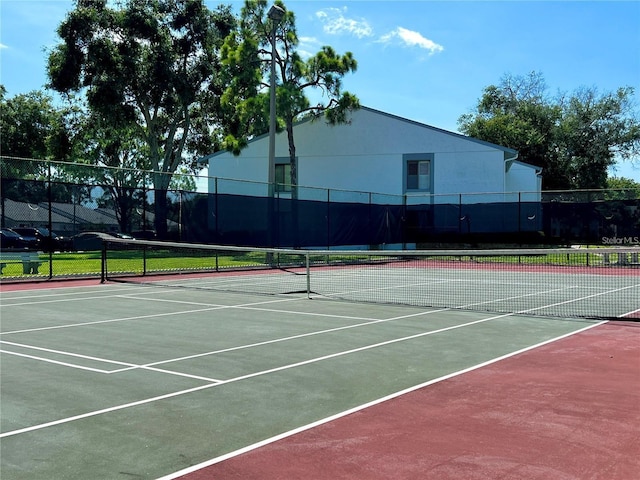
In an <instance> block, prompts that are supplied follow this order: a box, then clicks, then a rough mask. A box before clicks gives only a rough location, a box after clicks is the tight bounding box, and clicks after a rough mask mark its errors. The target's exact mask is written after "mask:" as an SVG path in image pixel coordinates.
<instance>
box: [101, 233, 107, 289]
mask: <svg viewBox="0 0 640 480" xmlns="http://www.w3.org/2000/svg"><path fill="white" fill-rule="evenodd" d="M106 281H107V242H105V241H104V240H103V241H102V252H101V254H100V283H105V282H106Z"/></svg>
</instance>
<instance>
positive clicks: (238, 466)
mask: <svg viewBox="0 0 640 480" xmlns="http://www.w3.org/2000/svg"><path fill="white" fill-rule="evenodd" d="M212 462H215V460H213V461H212ZM212 462H209V463H212ZM179 478H181V479H182V480H205V479H206V480H228V479H243V480H250V479H260V480H275V479H283V480H284V479H287V480H293V479H305V480H324V479H327V480H328V479H358V480H377V479H380V480H382V479H384V480H396V479H403V480H406V479H416V480H417V479H420V480H425V479H438V480H443V479H456V480H474V479H491V480H495V479H538V480H569V479H573V480H578V479H579V480H587V479H601V480H637V479H638V478H640V324H638V323H632V322H626V323H623V322H620V323H617V322H613V323H608V324H604V325H601V326H598V327H595V328H592V329H590V330H587V331H584V332H582V333H579V334H577V335H573V336H571V337H567V338H565V339H562V340H559V341H557V342H554V343H551V344H547V345H545V346H542V347H539V348H537V349H534V350H531V351H528V352H525V353H522V354H519V355H517V356H514V357H511V358H508V359H505V360H502V361H499V362H496V363H494V364H491V365H490V366H487V367H484V368H481V369H478V370H474V371H472V372H469V373H466V374H463V375H459V376H457V377H454V378H451V379H448V380H445V381H442V382H440V383H436V384H434V385H431V386H429V387H426V388H423V389H420V390H416V391H414V392H412V393H409V394H406V395H404V396H401V397H398V398H395V399H393V400H389V401H386V402H384V403H380V404H378V405H375V406H373V407H370V408H366V409H364V410H361V411H358V412H356V413H353V414H350V415H347V416H345V417H342V418H340V419H338V420H335V421H332V422H329V423H324V424H322V425H320V426H318V427H316V428H312V429H308V430H305V431H302V432H301V433H297V434H294V435H291V436H289V437H286V438H284V439H282V440H279V441H276V442H273V443H269V444H267V445H266V446H263V447H261V448H256V449H254V450H250V451H248V452H247V453H244V454H241V455H238V456H235V457H232V458H229V459H227V460H224V461H220V462H217V463H213V464H212V465H210V466H208V467H204V468H200V469H198V470H195V471H194V472H193V473H188V474H185V475H183V476H182V477H179Z"/></svg>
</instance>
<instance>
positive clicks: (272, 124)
mask: <svg viewBox="0 0 640 480" xmlns="http://www.w3.org/2000/svg"><path fill="white" fill-rule="evenodd" d="M284 13H285V12H284V10H283V9H282V8H280V7H278V6H277V5H273V6H271V8H270V9H269V13H267V16H268V17H269V18H270V19H271V21H272V22H273V23H272V25H271V79H270V81H269V175H268V179H269V196H270V197H273V195H274V193H275V183H276V182H275V180H276V169H275V163H276V162H275V157H276V29H277V28H278V24H279V23H280V20H282V17H284Z"/></svg>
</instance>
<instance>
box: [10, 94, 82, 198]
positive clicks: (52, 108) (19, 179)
mask: <svg viewBox="0 0 640 480" xmlns="http://www.w3.org/2000/svg"><path fill="white" fill-rule="evenodd" d="M0 109H1V111H2V115H0V131H1V132H2V134H1V135H0V155H1V156H2V160H1V162H0V177H2V179H3V198H5V197H9V198H15V199H22V200H28V201H30V202H34V203H37V202H39V201H43V200H46V199H47V198H48V197H49V193H48V191H47V188H46V184H44V183H42V182H40V181H39V180H43V179H47V180H48V179H52V178H54V176H57V177H58V179H59V180H68V177H67V176H65V172H63V171H62V170H60V169H57V170H52V169H51V168H50V165H49V163H48V162H47V161H49V160H59V161H63V160H69V158H70V157H71V155H72V136H73V132H72V131H71V129H70V128H69V125H68V122H67V121H66V119H67V115H68V112H69V111H70V108H69V107H60V106H58V105H56V103H55V102H54V100H53V98H52V97H51V96H50V95H47V94H45V93H43V92H40V91H32V92H29V93H26V94H19V95H16V96H14V97H10V98H8V97H7V96H6V89H5V88H4V86H2V85H0ZM31 180H36V181H31ZM64 188H65V187H64V186H62V185H56V188H54V189H53V191H52V193H53V195H54V199H61V198H64V195H65V192H64Z"/></svg>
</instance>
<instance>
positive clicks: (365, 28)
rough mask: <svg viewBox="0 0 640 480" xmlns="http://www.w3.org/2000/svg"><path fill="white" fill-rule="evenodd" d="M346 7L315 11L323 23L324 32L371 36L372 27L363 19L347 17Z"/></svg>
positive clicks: (359, 36)
mask: <svg viewBox="0 0 640 480" xmlns="http://www.w3.org/2000/svg"><path fill="white" fill-rule="evenodd" d="M346 13H347V7H343V8H326V9H324V10H320V11H318V12H316V17H317V18H318V19H319V20H320V21H321V22H322V23H323V24H324V27H323V29H324V32H325V33H328V34H330V35H340V34H350V35H353V36H355V37H358V38H363V37H371V36H372V35H373V28H372V27H371V25H369V23H368V22H367V21H366V20H365V19H353V18H347V17H346V16H345V14H346Z"/></svg>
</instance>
